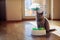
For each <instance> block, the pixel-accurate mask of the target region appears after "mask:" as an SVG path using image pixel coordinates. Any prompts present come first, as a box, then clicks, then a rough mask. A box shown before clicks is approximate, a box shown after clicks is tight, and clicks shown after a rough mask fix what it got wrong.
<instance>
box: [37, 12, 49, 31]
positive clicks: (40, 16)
mask: <svg viewBox="0 0 60 40" xmlns="http://www.w3.org/2000/svg"><path fill="white" fill-rule="evenodd" d="M36 20H37V27H38V28H40V27H44V28H45V29H46V31H47V32H48V31H49V22H48V20H47V19H46V18H45V17H44V16H43V12H42V13H38V12H37V17H36Z"/></svg>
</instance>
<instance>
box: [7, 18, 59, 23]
mask: <svg viewBox="0 0 60 40" xmlns="http://www.w3.org/2000/svg"><path fill="white" fill-rule="evenodd" d="M48 19H49V18H48ZM31 20H32V21H33V20H35V18H31V19H22V20H8V21H6V22H8V23H11V22H12V23H14V22H23V21H31ZM49 20H51V19H49ZM53 21H60V19H53Z"/></svg>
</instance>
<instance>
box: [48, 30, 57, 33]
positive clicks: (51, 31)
mask: <svg viewBox="0 0 60 40" xmlns="http://www.w3.org/2000/svg"><path fill="white" fill-rule="evenodd" d="M53 31H56V29H50V30H49V31H47V33H50V32H53Z"/></svg>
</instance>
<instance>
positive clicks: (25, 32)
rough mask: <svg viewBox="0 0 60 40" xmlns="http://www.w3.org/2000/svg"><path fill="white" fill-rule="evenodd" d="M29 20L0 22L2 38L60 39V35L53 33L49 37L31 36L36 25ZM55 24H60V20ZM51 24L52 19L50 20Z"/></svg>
mask: <svg viewBox="0 0 60 40" xmlns="http://www.w3.org/2000/svg"><path fill="white" fill-rule="evenodd" d="M29 22H32V21H27V22H16V23H0V40H60V36H58V35H56V34H54V33H51V34H50V36H49V37H46V36H44V37H34V36H31V31H32V30H31V29H32V27H34V25H32V24H30V23H29ZM53 23H56V24H54V25H58V26H60V21H53ZM50 24H51V21H50Z"/></svg>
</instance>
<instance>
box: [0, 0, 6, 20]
mask: <svg viewBox="0 0 60 40" xmlns="http://www.w3.org/2000/svg"><path fill="white" fill-rule="evenodd" d="M0 21H6V9H5V0H0Z"/></svg>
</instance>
